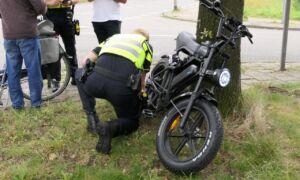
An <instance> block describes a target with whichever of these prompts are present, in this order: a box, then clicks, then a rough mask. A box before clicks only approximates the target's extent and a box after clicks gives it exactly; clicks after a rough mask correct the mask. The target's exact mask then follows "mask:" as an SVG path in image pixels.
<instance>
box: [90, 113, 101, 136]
mask: <svg viewBox="0 0 300 180" xmlns="http://www.w3.org/2000/svg"><path fill="white" fill-rule="evenodd" d="M87 121H88V125H87V131H88V132H90V133H92V134H96V133H97V124H98V122H99V118H98V116H97V114H96V113H95V112H91V113H87Z"/></svg>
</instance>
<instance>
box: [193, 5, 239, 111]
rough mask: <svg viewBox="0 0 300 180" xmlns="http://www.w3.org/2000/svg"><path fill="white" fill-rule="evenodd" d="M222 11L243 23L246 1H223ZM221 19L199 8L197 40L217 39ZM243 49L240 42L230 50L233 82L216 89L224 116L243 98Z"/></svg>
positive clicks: (229, 64)
mask: <svg viewBox="0 0 300 180" xmlns="http://www.w3.org/2000/svg"><path fill="white" fill-rule="evenodd" d="M221 7H222V10H223V11H224V13H225V16H227V17H234V18H235V19H238V20H240V21H241V22H242V19H243V11H244V0H230V1H229V0H223V1H222V3H221ZM218 22H219V18H217V16H216V15H215V14H213V13H212V12H211V11H209V10H208V9H207V8H205V7H204V6H200V7H199V15H198V24H197V40H198V42H203V41H205V40H210V39H212V38H213V37H215V33H216V32H217V28H218ZM240 52H241V48H240V41H238V42H237V47H236V49H231V48H228V49H226V53H227V54H229V55H230V59H229V60H228V62H227V63H226V67H227V68H228V69H229V70H230V72H231V76H232V81H231V83H230V85H229V86H228V87H226V88H223V89H220V88H216V99H217V100H218V101H219V109H220V110H221V112H222V114H223V115H225V116H227V115H229V114H231V113H232V112H233V111H234V109H235V108H236V107H237V105H238V104H239V100H240V96H241V59H240V58H241V56H240Z"/></svg>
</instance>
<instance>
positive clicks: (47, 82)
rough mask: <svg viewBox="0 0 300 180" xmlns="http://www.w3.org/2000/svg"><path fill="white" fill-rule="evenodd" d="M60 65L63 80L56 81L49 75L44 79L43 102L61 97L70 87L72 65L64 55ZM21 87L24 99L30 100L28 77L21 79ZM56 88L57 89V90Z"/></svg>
mask: <svg viewBox="0 0 300 180" xmlns="http://www.w3.org/2000/svg"><path fill="white" fill-rule="evenodd" d="M59 61H60V65H61V80H60V81H56V80H55V79H53V78H51V77H50V75H49V74H46V75H45V76H46V77H44V79H43V90H42V100H43V101H47V100H50V99H53V98H55V97H57V96H58V95H60V94H61V93H62V92H63V91H64V90H65V89H66V87H67V86H68V83H69V81H70V76H71V74H70V64H69V60H68V58H67V56H66V55H65V54H62V55H61V56H60V60H59ZM21 86H22V90H23V94H24V98H26V99H29V100H30V93H29V92H30V91H29V86H28V76H27V75H26V76H24V77H22V78H21ZM54 86H56V87H57V88H55V87H54Z"/></svg>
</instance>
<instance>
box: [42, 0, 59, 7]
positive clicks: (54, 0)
mask: <svg viewBox="0 0 300 180" xmlns="http://www.w3.org/2000/svg"><path fill="white" fill-rule="evenodd" d="M62 1H63V0H46V4H47V5H50V6H53V5H58V4H60V3H62Z"/></svg>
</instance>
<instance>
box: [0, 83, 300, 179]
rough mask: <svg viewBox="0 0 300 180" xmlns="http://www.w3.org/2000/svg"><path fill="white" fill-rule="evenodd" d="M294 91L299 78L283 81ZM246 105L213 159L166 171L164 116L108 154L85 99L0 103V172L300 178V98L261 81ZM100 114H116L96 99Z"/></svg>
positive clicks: (229, 122)
mask: <svg viewBox="0 0 300 180" xmlns="http://www.w3.org/2000/svg"><path fill="white" fill-rule="evenodd" d="M280 88H284V89H286V90H287V91H288V92H294V90H296V89H300V84H286V85H282V86H280ZM243 97H244V107H243V109H242V110H241V111H239V112H238V113H236V115H235V116H233V117H231V118H228V119H226V120H225V123H224V124H225V138H224V143H223V145H222V148H221V150H220V152H219V153H218V155H217V157H216V158H215V160H214V162H213V163H212V164H210V165H209V166H208V167H207V168H206V169H204V170H202V171H201V172H199V173H197V174H194V175H192V176H189V177H178V176H175V175H174V174H172V173H170V172H168V171H167V170H166V169H165V168H164V167H163V166H162V165H161V163H160V162H159V160H158V157H157V154H156V151H155V135H156V131H157V129H158V126H159V121H160V118H161V117H157V118H156V119H151V120H150V119H142V120H141V127H140V129H139V130H138V131H137V132H136V133H134V134H132V135H130V136H127V137H120V138H116V139H114V140H113V144H112V147H113V150H112V154H111V155H110V156H106V155H102V154H98V153H97V152H96V151H95V144H96V141H97V137H95V136H93V135H90V134H88V133H87V132H86V129H85V127H86V119H85V115H84V113H83V111H82V110H81V104H80V102H74V101H67V102H62V103H59V104H50V105H48V106H47V107H43V108H42V109H41V110H30V109H27V110H25V111H14V110H8V111H0V133H1V136H0V147H1V149H0V172H1V173H0V179H112V180H113V179H118V180H119V179H297V177H299V175H300V174H299V172H300V112H299V109H300V98H297V97H295V96H294V95H293V93H289V94H280V93H276V92H270V91H268V90H267V89H266V88H265V87H263V86H256V87H254V88H250V89H248V90H247V91H245V92H244V95H243ZM97 104H98V105H97V111H98V113H99V114H101V116H100V117H101V118H102V119H110V118H114V117H115V115H114V114H113V113H112V108H111V106H110V105H109V104H108V103H107V102H105V101H98V103H97Z"/></svg>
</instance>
